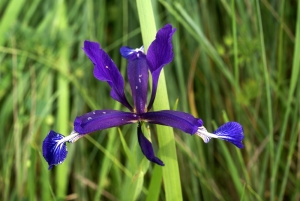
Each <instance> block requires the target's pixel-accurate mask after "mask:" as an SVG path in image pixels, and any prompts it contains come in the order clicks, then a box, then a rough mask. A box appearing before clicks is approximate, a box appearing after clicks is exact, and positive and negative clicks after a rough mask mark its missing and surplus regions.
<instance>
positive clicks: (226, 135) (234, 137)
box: [213, 122, 244, 148]
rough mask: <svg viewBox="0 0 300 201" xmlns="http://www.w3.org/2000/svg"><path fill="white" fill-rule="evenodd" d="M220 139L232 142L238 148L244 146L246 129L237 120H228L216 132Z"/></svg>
mask: <svg viewBox="0 0 300 201" xmlns="http://www.w3.org/2000/svg"><path fill="white" fill-rule="evenodd" d="M213 133H214V134H216V135H217V136H218V138H219V139H222V140H226V141H228V142H231V143H232V144H234V145H235V146H237V147H238V148H243V147H244V145H243V144H242V141H243V139H244V130H243V127H242V125H241V124H239V123H237V122H228V123H225V124H223V125H222V126H220V127H219V128H218V129H217V130H216V131H215V132H213Z"/></svg>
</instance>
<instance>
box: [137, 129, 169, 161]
mask: <svg viewBox="0 0 300 201" xmlns="http://www.w3.org/2000/svg"><path fill="white" fill-rule="evenodd" d="M138 141H139V144H140V147H141V149H142V152H143V154H144V155H145V156H146V158H147V159H148V160H149V161H151V162H153V163H156V164H158V165H160V166H164V165H165V164H164V162H162V161H161V160H160V159H159V158H157V157H156V156H155V154H154V150H153V147H152V144H151V142H150V141H149V140H148V139H147V138H146V137H145V136H144V134H143V133H142V130H141V127H140V126H138Z"/></svg>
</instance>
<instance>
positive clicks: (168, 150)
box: [137, 0, 182, 201]
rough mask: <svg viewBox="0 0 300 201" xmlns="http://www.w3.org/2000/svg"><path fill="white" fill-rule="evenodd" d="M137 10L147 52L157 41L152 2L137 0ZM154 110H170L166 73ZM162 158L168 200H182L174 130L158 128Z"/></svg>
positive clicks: (163, 76)
mask: <svg viewBox="0 0 300 201" xmlns="http://www.w3.org/2000/svg"><path fill="white" fill-rule="evenodd" d="M137 8H138V14H139V19H140V25H141V32H142V37H143V43H144V48H145V51H147V49H148V47H149V45H150V43H151V42H152V41H153V40H154V39H155V34H156V31H157V30H156V26H155V19H154V15H153V8H152V4H151V0H137ZM153 107H154V110H155V111H158V110H166V109H170V106H169V100H168V94H167V87H166V82H165V75H164V71H163V70H162V72H161V74H160V79H159V83H158V88H157V94H156V98H155V102H154V105H153ZM157 134H158V142H159V150H160V157H161V159H162V160H163V161H164V163H165V167H162V171H163V174H162V175H163V180H164V188H165V193H166V200H167V201H168V200H182V193H181V183H180V177H179V168H178V162H177V155H176V148H175V139H174V133H173V130H172V128H170V127H165V126H157Z"/></svg>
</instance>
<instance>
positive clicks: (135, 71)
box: [127, 53, 149, 114]
mask: <svg viewBox="0 0 300 201" xmlns="http://www.w3.org/2000/svg"><path fill="white" fill-rule="evenodd" d="M138 54H139V53H138ZM127 75H128V81H129V83H130V87H131V92H132V98H133V102H134V111H135V112H136V113H137V114H141V113H144V112H146V111H147V107H146V104H147V94H148V78H149V74H148V65H147V62H146V59H145V58H143V57H137V58H136V59H134V60H129V61H128V67H127Z"/></svg>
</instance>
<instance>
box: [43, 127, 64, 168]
mask: <svg viewBox="0 0 300 201" xmlns="http://www.w3.org/2000/svg"><path fill="white" fill-rule="evenodd" d="M63 139H64V136H63V135H61V134H59V133H56V132H54V131H52V130H51V131H50V132H49V134H48V135H47V137H46V138H45V139H44V141H43V156H44V158H45V160H46V161H47V162H48V164H49V168H48V169H49V170H50V169H52V168H53V166H54V165H58V164H61V163H62V162H63V161H64V160H65V159H66V157H67V154H68V151H67V146H66V141H64V140H63Z"/></svg>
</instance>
